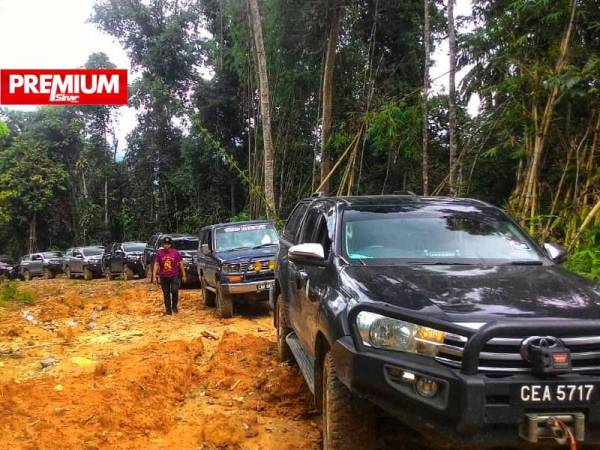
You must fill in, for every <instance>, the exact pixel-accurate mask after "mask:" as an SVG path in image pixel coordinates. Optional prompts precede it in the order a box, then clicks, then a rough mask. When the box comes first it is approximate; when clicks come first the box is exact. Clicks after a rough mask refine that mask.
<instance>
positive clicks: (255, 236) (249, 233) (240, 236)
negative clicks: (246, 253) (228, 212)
mask: <svg viewBox="0 0 600 450" xmlns="http://www.w3.org/2000/svg"><path fill="white" fill-rule="evenodd" d="M278 243H279V238H278V237H277V231H275V228H274V227H273V225H272V224H270V223H259V224H249V225H234V226H230V227H225V228H217V230H216V232H215V250H216V251H218V252H225V251H228V250H234V249H238V248H254V247H261V246H267V245H276V244H278Z"/></svg>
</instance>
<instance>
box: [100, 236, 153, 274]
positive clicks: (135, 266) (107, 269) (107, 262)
mask: <svg viewBox="0 0 600 450" xmlns="http://www.w3.org/2000/svg"><path fill="white" fill-rule="evenodd" d="M144 248H146V243H145V242H113V243H112V244H111V245H108V246H107V247H106V248H105V249H104V253H103V255H102V273H103V274H104V276H105V277H106V279H107V280H111V279H112V278H113V276H115V275H116V276H120V277H121V278H122V279H123V280H131V279H133V278H134V277H135V276H136V275H137V276H139V277H140V278H144V277H145V276H146V272H145V271H144V266H143V264H142V256H143V255H144Z"/></svg>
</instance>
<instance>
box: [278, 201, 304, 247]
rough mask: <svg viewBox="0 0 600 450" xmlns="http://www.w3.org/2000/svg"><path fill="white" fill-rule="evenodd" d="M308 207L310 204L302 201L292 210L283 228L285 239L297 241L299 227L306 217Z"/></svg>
mask: <svg viewBox="0 0 600 450" xmlns="http://www.w3.org/2000/svg"><path fill="white" fill-rule="evenodd" d="M307 207H308V205H307V204H306V203H300V204H298V205H297V206H296V207H295V208H294V210H293V211H292V212H291V214H290V217H289V218H288V220H287V222H286V224H285V228H284V230H283V237H284V239H287V240H288V241H290V242H292V243H296V238H297V236H298V228H299V227H300V224H301V223H302V218H303V217H304V213H305V212H306V209H307Z"/></svg>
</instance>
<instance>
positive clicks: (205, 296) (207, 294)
mask: <svg viewBox="0 0 600 450" xmlns="http://www.w3.org/2000/svg"><path fill="white" fill-rule="evenodd" d="M200 288H201V290H202V301H203V302H204V306H209V307H212V306H215V303H216V302H215V297H216V296H215V293H214V292H212V291H209V290H208V289H206V281H204V278H200Z"/></svg>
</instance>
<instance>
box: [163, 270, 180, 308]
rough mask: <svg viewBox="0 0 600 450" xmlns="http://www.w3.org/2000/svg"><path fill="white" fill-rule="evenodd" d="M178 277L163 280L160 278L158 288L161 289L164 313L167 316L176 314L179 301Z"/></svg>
mask: <svg viewBox="0 0 600 450" xmlns="http://www.w3.org/2000/svg"><path fill="white" fill-rule="evenodd" d="M179 285H180V283H179V277H173V278H164V277H160V287H162V291H163V297H164V300H165V311H166V312H167V314H171V312H177V302H178V301H179Z"/></svg>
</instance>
